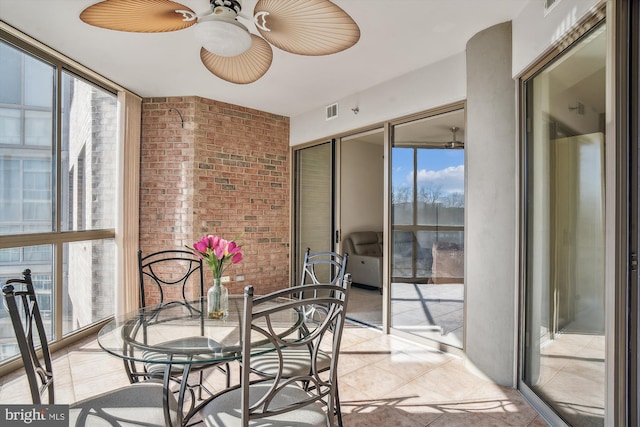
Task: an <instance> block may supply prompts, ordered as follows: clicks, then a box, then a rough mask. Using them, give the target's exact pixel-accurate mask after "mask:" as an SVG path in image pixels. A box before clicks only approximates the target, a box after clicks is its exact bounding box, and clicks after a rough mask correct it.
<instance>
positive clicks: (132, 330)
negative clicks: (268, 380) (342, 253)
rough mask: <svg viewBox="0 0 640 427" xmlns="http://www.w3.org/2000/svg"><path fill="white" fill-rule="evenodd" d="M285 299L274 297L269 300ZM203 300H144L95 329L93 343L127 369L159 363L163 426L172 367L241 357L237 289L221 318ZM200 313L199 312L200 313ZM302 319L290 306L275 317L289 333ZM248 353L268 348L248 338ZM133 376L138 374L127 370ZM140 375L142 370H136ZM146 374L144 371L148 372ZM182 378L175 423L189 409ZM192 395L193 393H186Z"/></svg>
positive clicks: (183, 373)
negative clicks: (213, 316)
mask: <svg viewBox="0 0 640 427" xmlns="http://www.w3.org/2000/svg"><path fill="white" fill-rule="evenodd" d="M280 302H285V300H282V301H277V300H274V302H273V304H274V305H275V304H278V303H280ZM204 308H206V300H204V299H199V300H195V301H189V302H187V303H184V302H182V301H181V302H172V303H165V304H163V305H161V306H147V307H142V308H140V309H139V310H136V311H133V312H130V313H126V314H124V315H122V316H116V317H115V318H114V319H113V320H111V321H110V322H108V323H106V324H105V325H104V326H103V327H102V329H101V330H100V332H99V333H98V344H99V346H100V347H101V348H102V349H103V350H105V351H106V352H108V353H110V354H112V355H114V356H116V357H119V358H121V359H123V360H124V361H125V362H126V363H125V366H126V367H127V370H128V371H131V370H132V367H135V366H136V364H139V365H140V366H144V365H149V364H153V365H155V366H158V365H161V366H163V367H164V369H163V374H162V381H163V386H164V393H165V397H164V399H163V405H164V412H165V421H166V425H167V427H173V422H172V421H171V419H172V417H171V408H170V407H169V402H170V400H169V399H168V396H169V393H173V392H174V391H172V388H171V385H172V382H173V379H174V376H175V373H176V368H180V367H181V368H182V371H181V373H180V374H179V376H180V377H181V378H188V376H189V373H190V372H191V370H192V369H197V368H202V367H205V366H215V365H220V364H224V363H228V362H231V361H237V360H240V359H242V343H241V337H242V333H241V331H242V317H243V310H244V300H243V296H242V295H230V296H229V315H228V316H227V317H225V318H223V319H209V318H208V317H207V315H206V310H203V309H204ZM203 313H204V315H203ZM302 323H303V315H302V313H301V312H299V311H298V310H295V309H291V310H288V311H283V312H282V315H281V316H280V317H279V318H278V319H277V321H276V322H275V323H274V325H272V326H274V327H275V328H277V329H278V330H280V331H282V334H283V335H288V334H290V333H291V331H293V330H295V329H297V328H299V327H300V326H301V324H302ZM251 345H252V346H251V348H252V354H254V352H255V353H258V352H268V351H273V348H272V347H271V348H269V347H268V346H265V345H264V343H260V342H259V341H256V342H253V341H252V344H251ZM128 374H129V375H130V379H131V380H132V381H137V380H138V377H136V376H134V375H131V372H128ZM141 374H142V375H143V376H144V372H142V373H141ZM147 377H148V376H147ZM186 390H187V381H180V386H179V389H178V390H177V398H176V400H177V402H178V408H177V425H178V426H180V425H182V424H183V422H184V421H185V420H188V419H189V418H190V417H191V415H192V414H191V413H190V411H191V410H192V409H193V405H191V409H190V410H188V411H186V413H185V411H184V404H185V398H186V396H187V394H186ZM191 396H192V397H193V394H192V395H191ZM192 403H193V402H192Z"/></svg>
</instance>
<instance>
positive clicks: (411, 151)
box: [390, 109, 464, 348]
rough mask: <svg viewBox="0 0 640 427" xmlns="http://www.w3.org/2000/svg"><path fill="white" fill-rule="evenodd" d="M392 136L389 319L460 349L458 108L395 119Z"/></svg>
mask: <svg viewBox="0 0 640 427" xmlns="http://www.w3.org/2000/svg"><path fill="white" fill-rule="evenodd" d="M392 135H393V136H392V151H391V170H392V173H391V233H392V240H391V242H392V244H391V285H390V293H391V300H390V315H391V317H390V324H391V327H392V328H393V329H395V330H398V331H403V332H407V333H410V334H413V335H417V336H420V337H422V338H427V339H430V340H434V341H437V342H440V343H443V344H446V345H449V346H452V347H456V348H462V347H463V323H464V142H463V141H464V110H462V109H459V110H455V111H452V112H446V113H443V114H437V115H434V116H430V117H426V118H421V119H418V120H413V121H409V122H406V123H401V124H397V125H395V126H394V127H393V131H392Z"/></svg>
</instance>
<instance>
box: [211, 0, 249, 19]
mask: <svg viewBox="0 0 640 427" xmlns="http://www.w3.org/2000/svg"><path fill="white" fill-rule="evenodd" d="M209 3H211V10H212V11H213V12H215V10H216V8H220V7H223V8H228V9H233V10H234V11H235V12H236V15H237V14H238V13H240V11H241V10H242V2H241V0H209Z"/></svg>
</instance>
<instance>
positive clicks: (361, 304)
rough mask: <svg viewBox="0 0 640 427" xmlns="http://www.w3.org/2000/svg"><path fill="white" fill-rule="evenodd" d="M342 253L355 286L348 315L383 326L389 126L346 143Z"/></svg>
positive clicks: (342, 156) (343, 150)
mask: <svg viewBox="0 0 640 427" xmlns="http://www.w3.org/2000/svg"><path fill="white" fill-rule="evenodd" d="M339 193H340V230H341V236H342V239H341V251H342V252H343V253H344V252H347V253H349V261H348V263H347V272H349V273H350V274H351V277H352V280H353V285H352V287H351V295H350V296H349V305H348V309H347V317H348V318H349V319H350V320H352V321H356V322H359V323H363V324H366V325H369V326H373V327H376V328H382V324H383V323H382V322H383V319H382V313H383V301H382V298H383V295H382V286H383V277H382V260H383V257H382V255H383V253H382V242H383V229H384V225H383V221H384V219H383V218H384V128H377V129H373V130H370V131H368V132H363V133H359V134H357V135H352V136H348V137H344V138H342V139H341V141H340V191H339Z"/></svg>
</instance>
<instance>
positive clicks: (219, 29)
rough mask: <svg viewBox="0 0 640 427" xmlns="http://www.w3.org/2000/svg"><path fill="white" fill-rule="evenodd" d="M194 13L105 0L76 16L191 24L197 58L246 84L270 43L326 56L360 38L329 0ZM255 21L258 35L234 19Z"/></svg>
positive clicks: (155, 27)
mask: <svg viewBox="0 0 640 427" xmlns="http://www.w3.org/2000/svg"><path fill="white" fill-rule="evenodd" d="M209 3H210V5H209V10H208V11H206V12H205V13H202V14H197V13H195V12H194V11H192V10H191V9H189V8H188V7H186V6H184V5H182V4H180V3H177V2H174V1H171V0H104V1H102V2H100V3H96V4H94V5H92V6H89V7H87V8H86V9H84V10H83V11H82V12H81V13H80V19H81V20H82V21H84V22H85V23H87V24H89V25H93V26H96V27H100V28H106V29H109V30H117V31H129V32H141V33H155V32H168V31H177V30H182V29H185V28H188V27H191V26H195V27H194V35H195V37H196V38H197V40H198V41H199V42H200V44H201V46H202V47H201V49H200V59H201V60H202V63H203V64H204V66H205V67H206V68H207V69H208V70H209V71H210V72H211V73H213V74H214V75H216V76H218V77H219V78H221V79H223V80H226V81H228V82H231V83H237V84H247V83H252V82H255V81H256V80H258V79H259V78H260V77H262V76H263V75H264V74H265V73H266V72H267V70H268V69H269V67H270V66H271V62H272V60H273V51H272V48H271V45H273V46H275V47H277V48H279V49H282V50H284V51H286V52H289V53H294V54H297V55H308V56H320V55H330V54H333V53H337V52H341V51H343V50H345V49H348V48H350V47H351V46H353V45H354V44H356V43H357V42H358V40H359V39H360V28H359V27H358V25H357V24H356V23H355V21H354V20H353V19H352V18H351V17H350V16H349V15H348V14H347V13H346V12H345V11H344V10H342V9H341V8H340V7H339V6H337V5H336V4H334V3H333V2H331V1H329V0H296V1H283V0H258V2H257V3H256V6H255V8H254V11H253V17H252V18H246V17H245V16H244V15H241V10H242V5H241V0H209ZM238 18H243V19H247V20H249V21H252V22H253V23H254V24H255V27H256V29H257V30H258V32H259V33H260V36H262V37H260V36H258V35H256V34H252V33H250V32H249V30H248V29H247V27H246V26H245V25H243V24H242V23H241V22H239V21H238Z"/></svg>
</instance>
